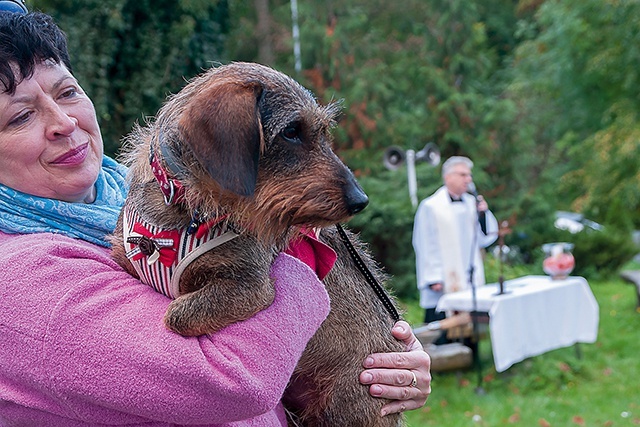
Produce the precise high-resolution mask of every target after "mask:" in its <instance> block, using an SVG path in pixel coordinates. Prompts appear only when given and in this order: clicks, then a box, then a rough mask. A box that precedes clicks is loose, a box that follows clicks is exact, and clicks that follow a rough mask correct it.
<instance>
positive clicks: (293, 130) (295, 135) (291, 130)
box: [282, 125, 302, 144]
mask: <svg viewBox="0 0 640 427" xmlns="http://www.w3.org/2000/svg"><path fill="white" fill-rule="evenodd" d="M282 137H283V138H284V139H286V140H287V141H289V142H291V143H294V144H300V143H301V142H302V141H301V140H300V128H299V127H298V126H297V125H295V126H294V125H292V126H287V127H286V128H284V129H283V130H282Z"/></svg>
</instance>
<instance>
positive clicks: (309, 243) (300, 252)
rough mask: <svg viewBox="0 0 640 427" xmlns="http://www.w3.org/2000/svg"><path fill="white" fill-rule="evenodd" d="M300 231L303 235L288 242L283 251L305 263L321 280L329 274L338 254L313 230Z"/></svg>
mask: <svg viewBox="0 0 640 427" xmlns="http://www.w3.org/2000/svg"><path fill="white" fill-rule="evenodd" d="M302 233H303V234H304V235H303V236H300V237H299V238H296V239H294V240H292V241H291V243H289V247H288V248H287V250H286V251H285V253H286V254H289V255H291V256H294V257H296V258H298V259H299V260H300V261H302V262H304V263H305V264H307V265H308V266H309V267H311V269H312V270H313V271H315V272H316V274H317V275H318V278H319V279H320V280H322V279H324V278H325V276H326V275H327V274H329V271H331V269H332V268H333V265H334V264H335V262H336V259H337V258H338V256H337V255H336V253H335V251H334V250H333V249H331V247H329V246H327V245H325V244H324V243H322V242H321V241H320V240H318V238H317V237H316V235H315V233H314V232H313V230H310V229H303V230H302Z"/></svg>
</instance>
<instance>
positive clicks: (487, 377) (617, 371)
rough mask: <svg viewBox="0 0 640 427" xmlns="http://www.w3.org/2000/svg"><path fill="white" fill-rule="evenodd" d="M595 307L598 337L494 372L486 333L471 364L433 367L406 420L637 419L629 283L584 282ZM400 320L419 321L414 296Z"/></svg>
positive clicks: (638, 323)
mask: <svg viewBox="0 0 640 427" xmlns="http://www.w3.org/2000/svg"><path fill="white" fill-rule="evenodd" d="M590 285H591V289H592V291H593V293H594V295H595V297H596V299H597V301H598V304H599V307H600V324H599V328H598V340H597V342H596V343H594V344H580V345H579V348H580V350H581V353H582V357H581V358H578V357H577V356H578V355H577V353H576V349H575V348H574V347H569V348H564V349H558V350H555V351H552V352H549V353H546V354H543V355H541V356H537V357H533V358H530V359H527V360H525V361H523V362H520V363H517V364H515V365H514V366H512V367H511V368H509V369H508V370H507V371H506V372H502V373H496V371H495V368H494V366H493V358H492V355H491V345H490V342H489V340H488V339H485V340H483V341H482V342H481V344H480V354H481V363H482V367H483V369H482V375H483V379H482V387H483V389H484V392H485V393H484V394H479V393H477V391H476V388H477V385H478V376H477V371H476V370H475V369H470V370H465V371H458V372H455V371H454V372H447V373H437V372H435V373H433V374H432V375H433V380H432V394H431V396H430V397H429V400H428V401H427V404H426V405H425V406H424V407H423V408H421V409H419V410H415V411H410V412H408V413H407V420H408V425H409V427H423V426H444V427H458V426H460V427H463V426H473V427H476V426H477V427H492V426H526V427H536V426H539V427H567V426H587V427H591V426H603V427H619V426H639V425H640V332H639V331H640V311H638V310H636V294H635V288H634V287H633V286H631V285H630V284H628V283H626V282H623V281H622V280H621V279H619V278H612V280H610V281H606V282H604V281H602V282H593V283H590ZM406 309H407V314H406V318H407V320H408V321H409V322H410V323H412V324H417V323H419V322H420V320H421V317H422V311H421V310H420V309H419V307H417V303H416V302H410V303H407V306H406Z"/></svg>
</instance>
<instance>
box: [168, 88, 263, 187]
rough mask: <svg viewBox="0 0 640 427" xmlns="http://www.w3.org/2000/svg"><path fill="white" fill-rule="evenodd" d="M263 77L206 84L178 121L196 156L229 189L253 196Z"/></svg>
mask: <svg viewBox="0 0 640 427" xmlns="http://www.w3.org/2000/svg"><path fill="white" fill-rule="evenodd" d="M261 95H262V85H261V84H260V83H259V82H248V83H237V82H228V81H227V82H222V83H213V84H208V85H207V86H206V87H205V88H204V89H202V90H200V91H198V92H195V93H194V94H193V96H192V99H191V100H189V102H188V105H187V106H186V108H185V111H184V113H183V115H182V117H181V119H180V122H179V126H180V131H181V133H182V137H183V138H184V142H186V143H187V144H188V145H189V146H190V147H191V149H192V150H193V152H194V154H195V156H196V158H197V159H198V161H199V162H200V163H201V164H202V166H203V167H204V168H205V169H206V170H207V172H208V173H209V175H210V176H211V177H212V178H213V179H215V180H216V181H217V182H218V184H219V185H220V186H221V187H222V188H223V189H225V190H228V191H232V192H234V193H236V194H239V195H242V196H250V195H252V194H253V192H254V190H255V187H256V179H257V176H258V161H259V160H260V152H261V150H262V144H263V135H262V123H261V121H260V113H259V110H258V101H259V99H260V97H261Z"/></svg>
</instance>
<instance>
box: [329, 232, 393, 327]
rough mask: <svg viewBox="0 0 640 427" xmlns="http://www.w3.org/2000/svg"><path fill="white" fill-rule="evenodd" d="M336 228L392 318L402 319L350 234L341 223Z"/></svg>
mask: <svg viewBox="0 0 640 427" xmlns="http://www.w3.org/2000/svg"><path fill="white" fill-rule="evenodd" d="M336 228H337V229H338V234H340V237H341V238H342V241H343V242H344V244H345V245H346V246H347V249H348V250H349V254H351V258H353V261H354V262H355V263H356V265H357V266H358V269H359V270H360V272H361V273H362V274H363V275H364V277H365V279H367V282H368V283H369V284H370V285H371V288H373V291H374V292H375V293H376V295H377V296H378V299H380V301H381V302H382V305H384V307H385V308H386V309H387V311H388V312H389V314H390V315H391V318H392V319H393V320H394V322H397V321H398V320H400V314H398V310H396V306H395V305H393V302H392V301H391V298H389V295H387V292H386V291H385V290H384V288H383V287H382V286H381V285H380V283H378V281H377V280H376V278H375V277H373V274H371V271H369V269H368V268H367V266H366V265H365V263H364V261H363V260H362V258H361V257H360V254H358V251H356V248H354V247H353V243H351V240H349V236H347V233H345V231H344V229H343V228H342V226H341V225H340V224H336Z"/></svg>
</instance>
